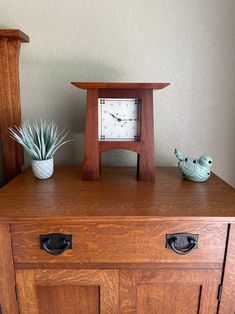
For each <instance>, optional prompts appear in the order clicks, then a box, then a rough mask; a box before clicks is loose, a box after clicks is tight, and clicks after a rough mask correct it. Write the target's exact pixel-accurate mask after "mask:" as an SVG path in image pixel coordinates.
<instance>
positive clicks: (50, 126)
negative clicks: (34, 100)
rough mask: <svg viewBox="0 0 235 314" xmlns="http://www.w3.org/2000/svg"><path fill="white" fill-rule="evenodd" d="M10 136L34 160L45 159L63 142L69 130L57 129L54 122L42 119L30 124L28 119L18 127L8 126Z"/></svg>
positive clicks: (51, 155)
mask: <svg viewBox="0 0 235 314" xmlns="http://www.w3.org/2000/svg"><path fill="white" fill-rule="evenodd" d="M9 131H10V137H11V138H12V139H14V140H15V141H17V142H18V143H20V144H21V145H22V146H23V147H24V149H25V150H26V152H27V153H28V154H29V155H31V156H32V158H33V159H34V160H47V159H50V158H52V157H53V155H54V154H55V152H56V151H57V150H58V149H59V148H60V147H61V146H62V145H64V144H65V143H68V142H71V141H72V139H70V140H64V139H65V138H66V136H67V135H68V134H69V131H67V130H66V129H63V130H62V131H59V129H58V127H57V126H56V124H55V122H53V121H51V122H50V121H42V120H40V122H34V123H33V124H30V123H29V122H28V121H27V122H24V123H22V124H21V125H20V126H19V127H15V128H9Z"/></svg>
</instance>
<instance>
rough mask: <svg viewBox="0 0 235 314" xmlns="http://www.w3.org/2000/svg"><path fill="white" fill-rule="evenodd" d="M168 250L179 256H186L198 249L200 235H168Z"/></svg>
mask: <svg viewBox="0 0 235 314" xmlns="http://www.w3.org/2000/svg"><path fill="white" fill-rule="evenodd" d="M166 248H168V249H172V250H173V251H174V252H175V253H177V254H179V255H186V254H188V253H190V252H191V251H192V250H193V249H197V248H198V234H190V233H176V234H167V235H166Z"/></svg>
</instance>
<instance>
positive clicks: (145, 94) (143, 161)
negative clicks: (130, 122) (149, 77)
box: [137, 90, 155, 181]
mask: <svg viewBox="0 0 235 314" xmlns="http://www.w3.org/2000/svg"><path fill="white" fill-rule="evenodd" d="M140 128H141V129H140V153H139V154H138V157H137V176H138V180H140V181H154V180H155V161H154V129H153V91H152V90H146V91H142V104H141V113H140Z"/></svg>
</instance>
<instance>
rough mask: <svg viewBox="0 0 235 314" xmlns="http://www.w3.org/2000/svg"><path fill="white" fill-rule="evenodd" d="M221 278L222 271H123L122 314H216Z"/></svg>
mask: <svg viewBox="0 0 235 314" xmlns="http://www.w3.org/2000/svg"><path fill="white" fill-rule="evenodd" d="M220 277H221V272H220V271H218V270H209V271H208V270H193V269H192V270H175V269H168V270H167V271H165V270H151V271H150V270H121V271H120V312H121V313H125V314H136V313H137V314H163V313H165V314H172V313H174V314H196V313H200V314H216V309H217V303H218V300H217V292H218V286H219V282H220ZM227 314H228V313H227Z"/></svg>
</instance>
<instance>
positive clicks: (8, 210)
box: [0, 166, 235, 224]
mask: <svg viewBox="0 0 235 314" xmlns="http://www.w3.org/2000/svg"><path fill="white" fill-rule="evenodd" d="M81 177H82V171H81V168H80V167H73V166H64V167H63V166H62V167H56V168H55V173H54V175H53V177H52V178H51V179H48V180H37V179H36V178H34V177H33V174H32V171H31V169H28V170H27V171H25V172H23V173H22V174H20V175H19V176H18V177H16V178H15V179H14V180H12V181H11V182H10V183H9V184H7V185H6V186H4V187H3V188H2V189H1V190H0V221H2V222H4V221H5V222H6V223H8V222H9V221H10V222H12V223H18V222H20V221H21V222H26V221H30V222H33V221H44V222H45V221H47V222H48V221H50V220H51V221H53V222H56V221H61V222H66V221H68V222H70V223H72V224H73V223H75V224H76V223H77V222H78V221H81V219H85V220H87V219H88V220H89V219H91V220H94V219H95V218H97V219H99V218H101V217H102V219H110V218H116V219H123V220H125V219H127V220H130V219H137V220H145V221H146V220H148V221H150V220H155V221H165V220H167V221H170V220H176V221H179V220H181V221H182V220H187V221H189V220H191V221H196V220H198V221H202V220H205V221H206V220H207V221H211V222H212V221H225V222H229V221H234V222H235V191H234V189H233V188H232V187H231V186H229V185H228V184H226V183H225V182H224V181H222V180H221V179H219V178H218V177H217V176H216V175H214V174H212V176H211V177H210V178H209V180H208V181H207V182H205V183H193V182H189V181H185V180H183V178H182V176H181V173H180V171H179V170H178V169H177V168H174V167H159V168H157V169H156V178H157V180H156V182H155V183H150V182H140V181H136V169H135V168H133V167H130V168H129V167H110V168H109V167H107V168H104V169H103V172H102V178H101V180H99V181H83V180H82V179H81Z"/></svg>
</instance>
